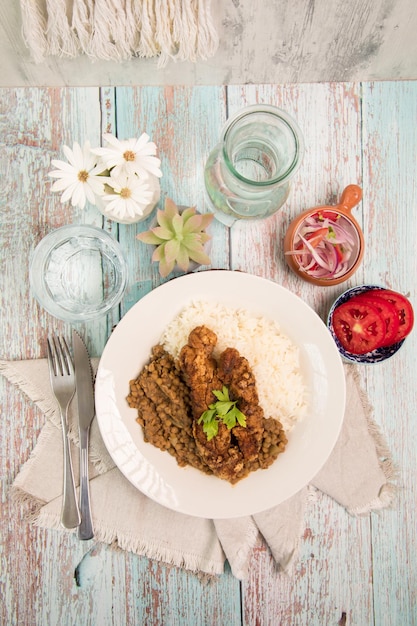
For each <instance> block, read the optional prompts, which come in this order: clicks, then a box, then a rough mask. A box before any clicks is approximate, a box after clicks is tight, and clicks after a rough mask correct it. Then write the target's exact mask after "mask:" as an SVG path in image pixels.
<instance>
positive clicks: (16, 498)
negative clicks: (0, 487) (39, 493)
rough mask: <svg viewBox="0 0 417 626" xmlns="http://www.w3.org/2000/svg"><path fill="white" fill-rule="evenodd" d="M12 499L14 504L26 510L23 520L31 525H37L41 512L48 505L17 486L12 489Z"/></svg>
mask: <svg viewBox="0 0 417 626" xmlns="http://www.w3.org/2000/svg"><path fill="white" fill-rule="evenodd" d="M10 498H11V500H12V502H13V503H14V504H17V505H18V506H21V507H22V508H23V509H24V513H23V520H24V521H25V522H27V523H29V524H35V525H36V523H37V521H38V519H39V514H40V511H41V509H42V507H43V506H45V504H47V503H46V502H45V501H44V500H40V499H39V498H35V496H32V495H30V494H28V493H27V492H26V491H24V489H22V488H21V487H17V486H15V485H13V486H12V487H11V489H10Z"/></svg>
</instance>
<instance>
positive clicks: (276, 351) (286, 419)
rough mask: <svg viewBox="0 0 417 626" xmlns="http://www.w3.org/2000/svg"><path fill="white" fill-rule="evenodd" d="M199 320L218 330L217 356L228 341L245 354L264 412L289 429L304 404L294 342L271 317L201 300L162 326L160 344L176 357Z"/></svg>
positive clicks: (231, 346) (301, 413)
mask: <svg viewBox="0 0 417 626" xmlns="http://www.w3.org/2000/svg"><path fill="white" fill-rule="evenodd" d="M203 324H204V325H205V326H207V327H208V328H211V330H213V331H214V332H215V333H216V335H217V338H218V343H217V346H216V349H215V351H214V356H215V357H216V358H218V356H219V355H220V353H221V352H222V351H223V350H225V349H226V348H228V347H230V348H236V349H237V350H238V351H239V352H240V354H241V355H242V356H244V357H246V358H247V360H248V361H249V364H250V365H251V367H252V370H253V372H254V374H255V377H256V382H257V388H258V394H259V401H260V404H261V406H262V408H263V410H264V412H265V416H266V417H273V418H275V419H279V420H280V422H281V424H282V426H283V427H284V430H285V431H286V432H289V431H290V430H291V429H292V427H293V426H294V424H295V423H296V422H297V421H298V420H300V419H301V418H302V417H303V416H304V414H305V411H306V406H307V402H306V397H307V396H306V388H305V384H304V381H303V377H302V374H301V368H300V353H299V348H298V347H297V346H296V345H294V343H293V342H292V341H291V340H290V339H289V338H288V337H287V336H286V335H284V334H283V333H282V332H281V330H280V328H279V325H278V324H277V323H276V322H275V321H273V320H269V319H267V318H265V317H263V316H260V315H255V314H253V313H251V312H250V311H247V310H245V309H234V308H231V307H226V306H222V305H220V304H218V303H212V302H204V301H197V302H194V303H192V304H190V305H189V306H187V307H185V308H184V309H183V310H182V311H181V312H180V313H179V314H178V315H177V316H176V317H175V318H174V319H173V321H172V322H171V323H170V324H169V325H168V326H167V328H166V329H165V331H164V333H163V335H162V337H161V340H160V341H161V344H162V345H163V346H164V348H165V350H167V352H169V353H170V354H171V355H172V356H173V357H174V358H178V356H179V353H180V350H181V348H182V346H184V345H185V344H186V343H187V341H188V335H189V334H190V332H191V331H192V330H193V328H195V327H196V326H201V325H203Z"/></svg>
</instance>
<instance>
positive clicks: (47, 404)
mask: <svg viewBox="0 0 417 626" xmlns="http://www.w3.org/2000/svg"><path fill="white" fill-rule="evenodd" d="M17 363H19V361H17ZM0 374H2V375H3V376H4V377H5V378H7V379H8V380H9V381H10V382H11V383H13V384H14V385H16V387H18V388H19V389H20V390H21V391H23V392H24V393H25V394H26V395H27V396H28V397H29V398H30V399H31V401H32V402H34V403H35V404H37V405H38V407H39V408H40V410H41V411H42V413H43V414H44V415H45V417H46V418H48V419H51V418H52V417H53V415H54V414H55V411H56V408H57V405H56V403H55V402H51V401H49V400H48V399H47V398H44V397H42V396H40V394H39V389H38V388H37V387H36V386H35V385H33V384H32V383H31V382H29V381H28V379H27V378H26V377H24V376H22V375H21V374H20V372H19V371H18V370H17V369H16V368H15V367H14V365H13V361H3V360H0Z"/></svg>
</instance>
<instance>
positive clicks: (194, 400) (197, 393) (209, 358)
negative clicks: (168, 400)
mask: <svg viewBox="0 0 417 626" xmlns="http://www.w3.org/2000/svg"><path fill="white" fill-rule="evenodd" d="M216 343H217V336H216V334H215V333H214V332H213V331H212V330H210V329H209V328H207V327H206V326H197V327H196V328H194V329H193V330H192V331H191V333H190V335H189V337H188V343H187V344H186V345H185V346H183V348H182V349H181V352H180V356H179V363H180V368H181V371H182V373H183V377H184V380H185V382H186V384H187V385H188V387H189V389H190V400H191V406H192V412H193V418H194V421H193V433H194V438H195V441H196V445H197V450H198V453H199V454H200V456H201V458H202V460H203V461H204V462H205V463H206V464H207V465H208V467H209V468H210V469H211V470H212V471H213V472H214V473H215V474H216V476H219V477H220V478H224V479H225V480H228V481H230V482H236V480H238V478H237V477H238V476H239V472H240V471H241V470H242V468H243V464H244V463H243V461H244V460H243V456H242V454H241V452H240V450H239V449H237V448H236V446H233V445H232V433H231V431H230V430H229V429H228V428H227V426H225V425H224V424H223V423H219V431H218V434H217V435H216V436H215V437H213V439H211V440H210V441H207V436H206V434H205V432H204V431H203V425H202V424H198V420H199V418H200V416H201V415H202V413H204V411H206V410H207V408H208V406H209V404H211V403H212V402H216V397H215V396H214V395H213V391H214V390H219V389H221V388H222V382H221V380H220V379H219V377H218V375H217V363H216V360H215V359H214V358H213V350H214V347H215V345H216Z"/></svg>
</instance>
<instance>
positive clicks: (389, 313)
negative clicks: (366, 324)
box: [350, 291, 400, 346]
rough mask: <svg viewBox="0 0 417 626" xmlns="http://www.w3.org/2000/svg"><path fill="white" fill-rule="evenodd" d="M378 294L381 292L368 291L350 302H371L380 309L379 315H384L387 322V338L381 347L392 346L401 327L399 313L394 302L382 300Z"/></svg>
mask: <svg viewBox="0 0 417 626" xmlns="http://www.w3.org/2000/svg"><path fill="white" fill-rule="evenodd" d="M378 294H379V291H366V292H365V293H360V294H358V295H357V296H354V297H353V298H351V300H350V302H352V300H358V301H359V302H369V304H371V305H372V306H374V307H375V308H377V309H378V312H379V314H380V315H382V318H383V320H384V322H385V338H384V339H383V340H382V342H381V344H380V345H381V346H390V345H391V344H393V343H395V337H396V336H397V332H398V328H399V325H400V322H399V319H398V313H397V309H396V308H395V306H394V305H393V304H392V302H390V301H389V300H387V299H385V298H380V297H379V295H378Z"/></svg>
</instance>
